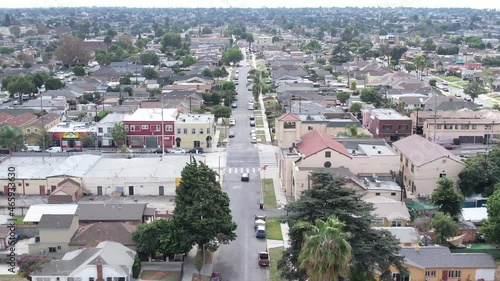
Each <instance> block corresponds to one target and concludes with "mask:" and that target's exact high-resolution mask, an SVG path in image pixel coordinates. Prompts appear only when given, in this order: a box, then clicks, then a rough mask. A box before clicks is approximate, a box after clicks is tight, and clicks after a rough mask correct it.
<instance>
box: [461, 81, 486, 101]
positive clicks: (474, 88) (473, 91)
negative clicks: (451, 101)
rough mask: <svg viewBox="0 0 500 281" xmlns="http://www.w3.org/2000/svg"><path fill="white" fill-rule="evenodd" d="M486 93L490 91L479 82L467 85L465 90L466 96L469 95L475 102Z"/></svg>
mask: <svg viewBox="0 0 500 281" xmlns="http://www.w3.org/2000/svg"><path fill="white" fill-rule="evenodd" d="M486 93H488V90H486V89H485V88H484V87H483V85H481V84H480V83H477V82H471V83H469V85H467V87H466V88H465V89H464V94H466V95H469V96H470V97H471V99H472V100H473V101H474V100H475V99H476V98H477V97H479V96H480V95H484V94H486Z"/></svg>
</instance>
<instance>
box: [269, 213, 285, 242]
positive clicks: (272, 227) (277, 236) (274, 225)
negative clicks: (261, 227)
mask: <svg viewBox="0 0 500 281" xmlns="http://www.w3.org/2000/svg"><path fill="white" fill-rule="evenodd" d="M266 238H267V239H271V240H283V233H281V224H280V222H279V221H278V220H277V219H276V218H268V219H267V220H266Z"/></svg>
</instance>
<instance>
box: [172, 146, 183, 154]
mask: <svg viewBox="0 0 500 281" xmlns="http://www.w3.org/2000/svg"><path fill="white" fill-rule="evenodd" d="M170 153H172V154H185V153H186V151H185V150H184V149H182V148H179V147H176V148H172V149H171V150H170Z"/></svg>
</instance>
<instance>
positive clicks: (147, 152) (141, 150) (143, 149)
mask: <svg viewBox="0 0 500 281" xmlns="http://www.w3.org/2000/svg"><path fill="white" fill-rule="evenodd" d="M133 152H134V153H139V154H149V153H153V151H152V150H151V149H147V148H142V149H137V150H133Z"/></svg>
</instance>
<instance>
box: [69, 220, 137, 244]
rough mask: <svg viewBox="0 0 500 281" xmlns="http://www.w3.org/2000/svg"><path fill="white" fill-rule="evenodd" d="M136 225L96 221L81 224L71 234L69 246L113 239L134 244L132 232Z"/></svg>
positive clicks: (121, 242)
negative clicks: (73, 233)
mask: <svg viewBox="0 0 500 281" xmlns="http://www.w3.org/2000/svg"><path fill="white" fill-rule="evenodd" d="M136 228H137V226H136V225H132V224H128V223H121V222H98V223H92V224H88V225H85V226H82V227H80V228H79V229H78V231H77V232H76V233H75V235H73V237H72V238H71V241H70V242H69V245H70V246H86V245H89V244H90V243H92V242H93V241H106V240H108V241H114V242H118V243H120V244H123V245H125V246H135V245H137V243H136V242H135V241H134V240H133V239H132V232H134V231H135V230H136Z"/></svg>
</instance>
